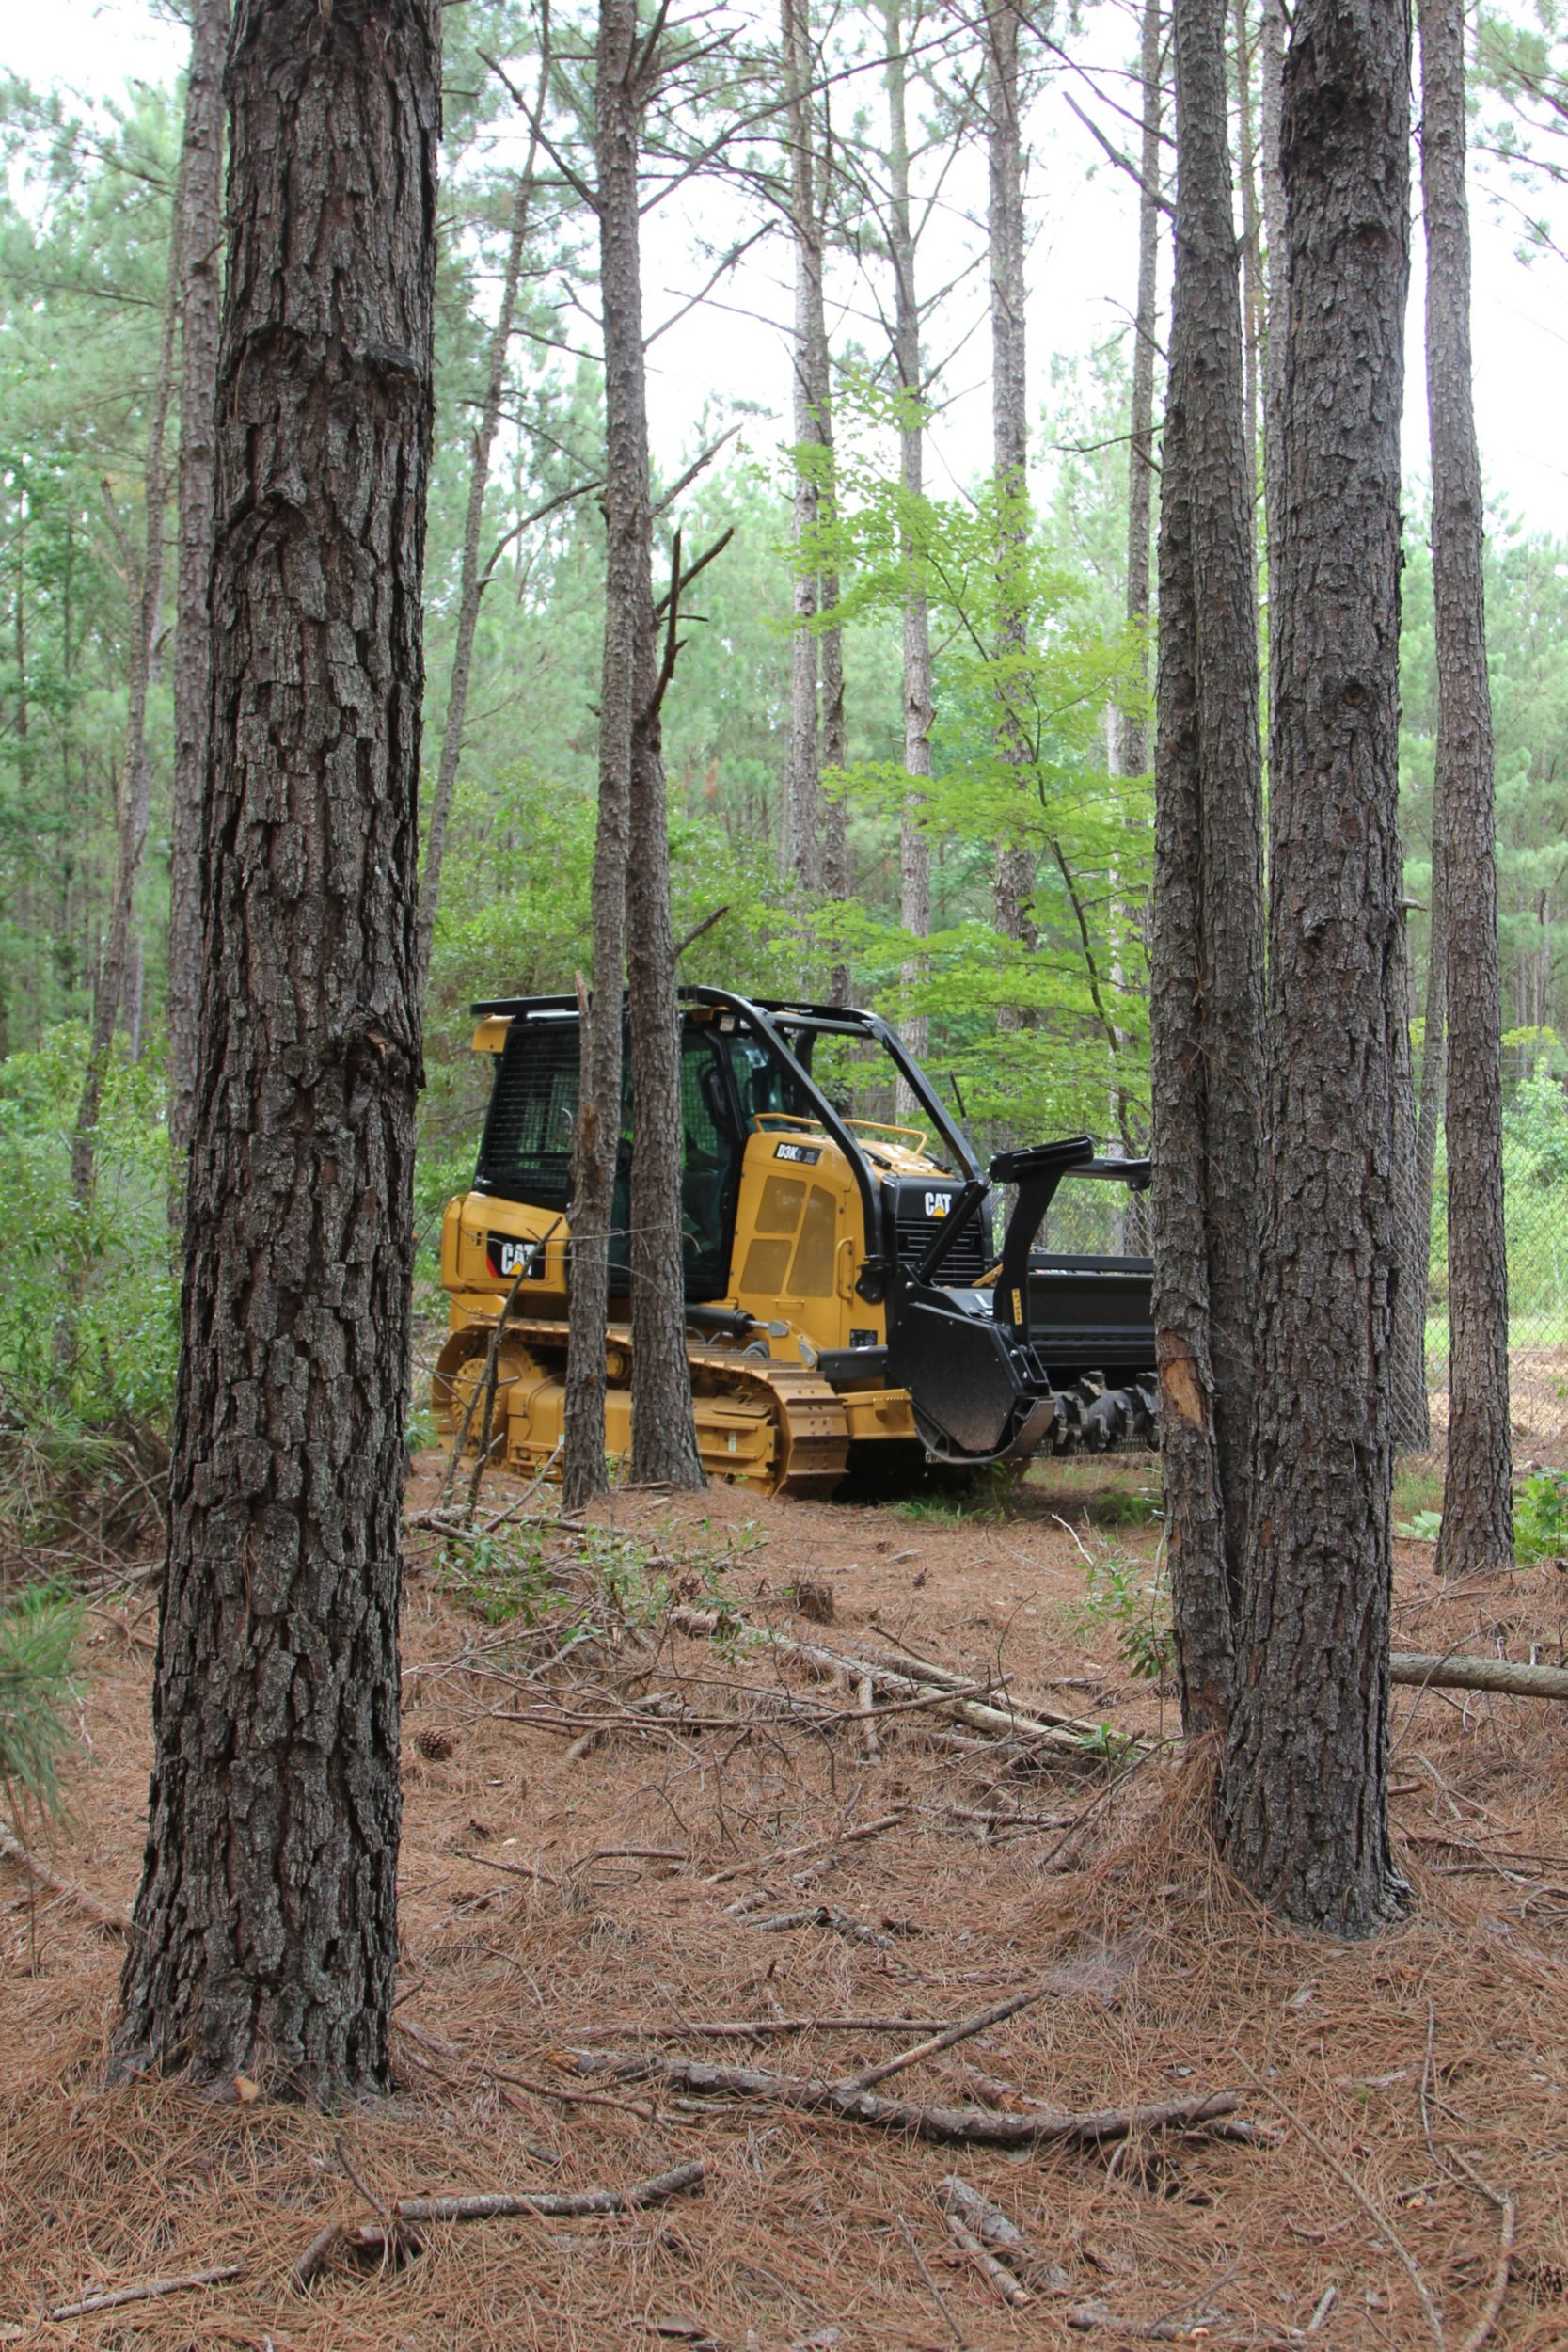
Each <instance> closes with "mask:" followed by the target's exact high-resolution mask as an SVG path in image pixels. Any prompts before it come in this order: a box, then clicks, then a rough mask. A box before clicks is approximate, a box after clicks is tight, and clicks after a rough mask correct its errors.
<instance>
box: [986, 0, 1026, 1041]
mask: <svg viewBox="0 0 1568 2352" xmlns="http://www.w3.org/2000/svg"><path fill="white" fill-rule="evenodd" d="M984 39H985V45H986V158H987V168H988V177H989V192H990V208H989V213H988V230H989V238H990V349H991V378H990V383H991V475H992V479H993V481H994V484H995V488H996V499H997V516H996V521H997V541H996V605H997V622H996V636H995V644H994V647H993V651H994V654H995V659H996V661H997V665H998V686H997V694H996V700H997V706H998V707H997V719H996V754H997V757H998V759H999V760H1000V761H1001V763H1002V765H1003V767H1004V768H1008V769H1011V770H1012V771H1014V773H1015V776H1016V778H1017V782H1018V785H1019V787H1020V789H1021V790H1024V791H1027V789H1028V778H1027V776H1026V774H1025V773H1024V772H1023V771H1025V770H1026V769H1027V768H1028V767H1029V765H1030V747H1029V734H1028V729H1027V727H1026V725H1025V723H1024V706H1025V699H1026V686H1025V681H1024V679H1023V677H1022V672H1021V666H1020V665H1022V661H1023V660H1024V659H1025V657H1026V656H1027V654H1028V650H1029V602H1028V594H1029V592H1028V572H1027V565H1028V551H1029V481H1028V470H1027V469H1028V458H1029V421H1028V378H1027V367H1026V358H1027V353H1026V346H1025V295H1024V284H1023V242H1024V231H1023V126H1022V112H1021V107H1020V95H1019V62H1018V48H1019V18H1018V10H1017V7H1016V5H1015V0H990V6H989V7H988V8H987V11H986V19H985V30H984ZM1034 892H1035V857H1034V852H1033V850H1031V849H1029V848H1028V847H1027V846H1026V845H1025V844H1024V843H1022V842H1018V841H1009V842H1004V843H1003V845H1002V846H1001V848H1000V849H999V850H998V851H997V854H996V871H995V876H994V879H993V883H992V894H991V895H992V905H993V912H994V914H995V918H996V927H997V929H998V930H1000V931H1001V932H1002V934H1003V936H1004V937H1005V938H1007V939H1011V940H1014V941H1016V942H1017V943H1018V945H1019V946H1022V948H1024V949H1025V950H1026V952H1029V953H1033V951H1034V949H1035V948H1036V947H1037V946H1038V945H1039V931H1038V929H1037V926H1036V924H1035V922H1034V921H1033V919H1032V916H1031V914H1030V904H1031V901H1032V899H1033V898H1034ZM1006 1010H1007V1012H1008V1013H1009V1014H1010V1015H1011V1020H1010V1021H1009V1022H1008V1023H1007V1024H1006V1025H1014V1024H1016V1020H1017V1009H1016V1008H1013V1007H1009V1008H1006Z"/></svg>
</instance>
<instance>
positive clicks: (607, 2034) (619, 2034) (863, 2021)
mask: <svg viewBox="0 0 1568 2352" xmlns="http://www.w3.org/2000/svg"><path fill="white" fill-rule="evenodd" d="M943 2023H944V2020H943V2019H942V2018H940V2017H735V2018H731V2017H725V2018H717V2019H712V2020H709V2021H708V2022H707V2023H705V2024H701V2023H693V2022H691V2021H689V2020H688V2019H686V2018H681V2019H679V2020H678V2021H677V2022H676V2023H675V2024H673V2025H670V2026H650V2025H648V2024H647V2023H646V2022H644V2023H642V2024H641V2025H614V2026H578V2030H577V2033H576V2034H575V2035H568V2036H567V2040H568V2041H576V2040H580V2039H581V2038H582V2037H583V2036H584V2035H586V2036H587V2038H588V2039H589V2040H590V2041H594V2042H622V2041H633V2042H642V2041H646V2040H647V2039H648V2038H649V2036H650V2035H653V2034H667V2033H700V2034H706V2035H708V2036H709V2037H710V2038H712V2039H714V2040H717V2041H721V2042H753V2041H760V2040H761V2039H762V2038H763V2037H764V2036H766V2035H768V2034H775V2033H934V2032H936V2030H937V2029H938V2027H939V2026H942V2024H943Z"/></svg>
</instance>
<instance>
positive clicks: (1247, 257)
mask: <svg viewBox="0 0 1568 2352" xmlns="http://www.w3.org/2000/svg"><path fill="white" fill-rule="evenodd" d="M1248 6H1249V0H1234V6H1233V8H1232V9H1231V15H1230V27H1231V42H1232V54H1233V56H1234V58H1235V79H1236V91H1235V96H1236V178H1237V182H1238V183H1239V186H1240V189H1241V198H1242V413H1243V418H1244V419H1245V422H1246V445H1247V455H1248V458H1249V460H1250V467H1251V469H1250V471H1249V473H1248V475H1247V482H1248V486H1249V488H1250V489H1251V491H1252V496H1253V503H1254V505H1256V503H1257V483H1258V410H1259V377H1260V373H1261V362H1262V356H1263V247H1262V222H1261V217H1260V211H1259V200H1258V135H1257V134H1258V125H1257V120H1256V118H1255V116H1254V112H1253V81H1252V69H1253V60H1254V57H1255V56H1256V54H1257V52H1256V51H1255V50H1254V47H1253V43H1252V38H1251V31H1250V27H1249V24H1248ZM1260 47H1261V40H1259V48H1260ZM1256 544H1257V543H1256V538H1255V540H1254V547H1255V548H1256ZM1255 568H1256V562H1255Z"/></svg>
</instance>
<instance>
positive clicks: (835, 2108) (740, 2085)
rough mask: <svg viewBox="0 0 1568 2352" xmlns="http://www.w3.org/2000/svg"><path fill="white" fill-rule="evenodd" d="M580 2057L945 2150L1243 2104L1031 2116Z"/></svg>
mask: <svg viewBox="0 0 1568 2352" xmlns="http://www.w3.org/2000/svg"><path fill="white" fill-rule="evenodd" d="M577 2055H578V2066H579V2067H580V2068H581V2070H582V2071H583V2072H584V2073H585V2074H588V2073H598V2072H601V2071H603V2072H607V2073H610V2074H613V2075H615V2076H616V2077H617V2078H619V2079H620V2080H622V2081H636V2080H639V2079H643V2080H645V2079H646V2078H647V2077H648V2076H649V2075H653V2076H655V2077H657V2079H659V2080H660V2081H662V2082H664V2083H666V2084H668V2085H669V2087H670V2088H671V2089H672V2090H686V2091H692V2092H696V2093H698V2094H706V2095H718V2096H721V2097H728V2098H732V2099H736V2098H738V2099H750V2100H756V2101H760V2102H761V2103H762V2104H764V2105H766V2106H783V2107H789V2108H791V2109H794V2110H795V2111H797V2112H800V2113H805V2114H814V2113H819V2114H828V2115H833V2116H836V2117H837V2118H838V2119H839V2121H840V2122H845V2123H863V2124H866V2125H867V2126H869V2127H870V2128H871V2129H872V2130H874V2131H884V2132H903V2133H905V2134H907V2135H911V2136H912V2137H915V2138H917V2139H929V2140H934V2141H936V2142H937V2143H939V2144H940V2145H949V2144H952V2145H958V2146H973V2147H980V2148H1042V2147H1050V2146H1058V2147H1060V2146H1076V2147H1102V2146H1106V2145H1108V2144H1109V2143H1111V2142H1112V2141H1114V2140H1117V2139H1125V2138H1126V2137H1127V2136H1128V2134H1129V2133H1130V2132H1158V2131H1188V2132H1196V2131H1201V2130H1202V2129H1203V2128H1204V2126H1205V2125H1206V2124H1208V2123H1210V2122H1213V2121H1216V2120H1218V2119H1220V2118H1223V2117H1226V2116H1229V2115H1232V2114H1233V2113H1234V2112H1235V2109H1236V2107H1237V2106H1239V2105H1240V2100H1239V2096H1238V2094H1237V2093H1236V2092H1235V2091H1233V2090H1220V2091H1213V2092H1211V2093H1209V2094H1208V2095H1206V2096H1204V2097H1200V2098H1196V2099H1173V2100H1167V2101H1164V2102H1162V2103H1161V2104H1160V2105H1158V2106H1147V2107H1104V2108H1101V2109H1100V2110H1099V2111H1098V2112H1091V2113H1086V2114H1056V2113H1053V2112H1050V2111H1048V2110H1047V2109H1045V2108H1038V2109H1036V2110H1035V2111H1034V2112H1032V2113H1030V2114H1027V2115H1014V2114H997V2113H995V2112H994V2111H992V2110H991V2109H990V2108H986V2107H953V2106H941V2105H932V2106H919V2105H917V2104H915V2103H914V2102H912V2101H911V2100H907V2099H885V2098H883V2097H882V2096H881V2095H880V2093H879V2092H878V2091H874V2090H855V2089H854V2087H853V2085H852V2083H844V2082H836V2083H835V2082H821V2081H816V2080H812V2079H809V2078H807V2077H804V2076H798V2075H791V2074H765V2073H764V2072H762V2071H761V2070H760V2069H756V2068H751V2067H740V2066H710V2065H708V2064H707V2063H706V2062H705V2061H704V2060H700V2059H695V2058H631V2059H623V2060H620V2061H616V2060H613V2059H611V2060H610V2061H609V2063H608V2065H607V2062H606V2059H605V2057H604V2054H603V2053H602V2052H599V2051H588V2050H585V2051H580V2052H578V2054H577Z"/></svg>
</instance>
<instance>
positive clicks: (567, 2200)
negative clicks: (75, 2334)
mask: <svg viewBox="0 0 1568 2352" xmlns="http://www.w3.org/2000/svg"><path fill="white" fill-rule="evenodd" d="M705 2169H706V2167H705V2163H704V2160H703V2158H702V2157H701V2156H698V2157H695V2158H693V2160H692V2161H691V2162H690V2163H689V2164H677V2165H676V2166H675V2168H674V2169H673V2171H670V2172H660V2173H657V2175H656V2176H655V2178H654V2179H653V2180H651V2181H639V2182H638V2183H637V2185H636V2186H635V2187H633V2188H625V2189H615V2188H587V2189H579V2190H577V2191H575V2192H570V2191H563V2190H554V2189H518V2190H512V2189H499V2190H482V2191H480V2192H479V2193H478V2194H477V2195H473V2196H467V2197H396V2198H394V2199H393V2200H392V2202H391V2204H390V2206H389V2207H388V2212H389V2214H390V2216H391V2227H390V2228H389V2227H388V2224H387V2223H385V2222H382V2223H378V2224H367V2225H365V2226H364V2227H362V2228H358V2229H345V2228H344V2227H343V2226H342V2224H341V2222H331V2223H329V2224H328V2225H327V2227H326V2228H325V2230H321V2231H319V2232H318V2233H317V2234H316V2235H315V2236H314V2237H313V2238H312V2239H311V2241H310V2243H309V2246H308V2247H307V2248H306V2249H305V2251H304V2252H303V2253H302V2254H301V2256H300V2258H299V2260H298V2262H296V2263H295V2265H294V2266H293V2272H292V2274H291V2278H292V2282H293V2285H294V2286H296V2287H304V2286H309V2283H310V2281H311V2280H313V2279H315V2278H316V2277H318V2276H319V2275H320V2273H321V2271H322V2270H323V2269H324V2268H325V2265H326V2263H327V2262H328V2261H329V2260H330V2259H331V2257H332V2255H333V2254H334V2253H335V2252H336V2251H337V2250H338V2249H339V2248H340V2247H346V2248H348V2249H350V2250H351V2251H352V2252H354V2253H356V2254H374V2253H376V2252H378V2251H379V2252H387V2251H389V2250H390V2249H391V2245H392V2231H393V2230H394V2229H396V2228H397V2227H398V2226H399V2225H406V2224H408V2223H410V2222H425V2223H429V2222H434V2221H510V2220H516V2219H519V2218H522V2217H534V2218H537V2219H539V2220H543V2221H564V2220H578V2219H581V2218H583V2217H586V2216H588V2215H591V2214H612V2213H638V2212H641V2209H642V2207H643V2206H645V2205H661V2204H663V2203H664V2202H665V2201H666V2200H667V2199H669V2198H671V2197H678V2196H680V2195H681V2194H682V2193H683V2191H685V2190H686V2189H689V2188H696V2187H698V2186H699V2185H701V2183H702V2180H703V2177H704V2173H705ZM208 2275H209V2276H211V2277H214V2278H219V2277H221V2278H231V2277H232V2276H233V2275H234V2274H233V2272H232V2271H222V2272H217V2271H214V2272H212V2273H210V2274H208ZM172 2283H173V2284H174V2285H176V2286H192V2285H196V2284H198V2283H204V2281H198V2280H195V2279H190V2280H174V2281H173V2282H172ZM149 2291H150V2292H156V2293H160V2294H163V2293H167V2292H168V2291H169V2290H168V2288H167V2287H166V2286H160V2287H158V2288H156V2289H154V2290H149ZM125 2299H127V2300H129V2299H130V2298H129V2297H126V2298H125ZM57 2315H58V2314H55V2313H54V2312H51V2314H50V2316H51V2317H52V2318H53V2317H55V2316H57ZM20 2332H21V2331H20V2330H18V2331H17V2333H18V2334H20ZM13 2340H14V2339H13V2338H8V2341H13Z"/></svg>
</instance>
